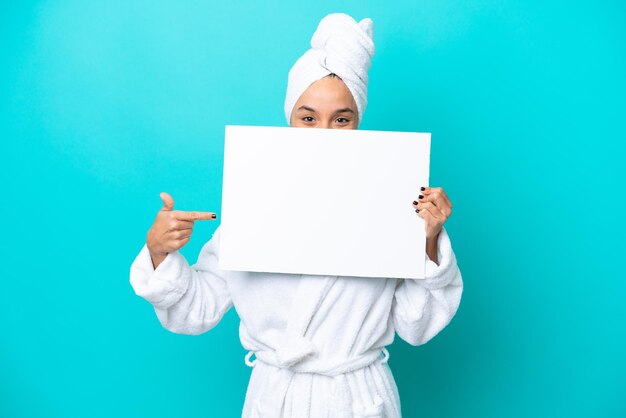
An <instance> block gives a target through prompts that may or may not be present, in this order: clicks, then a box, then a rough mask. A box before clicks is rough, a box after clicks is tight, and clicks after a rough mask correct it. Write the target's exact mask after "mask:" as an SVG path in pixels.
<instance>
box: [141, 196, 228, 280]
mask: <svg viewBox="0 0 626 418" xmlns="http://www.w3.org/2000/svg"><path fill="white" fill-rule="evenodd" d="M160 196H161V200H163V207H162V208H161V210H159V213H158V214H157V217H156V219H155V220H154V223H153V224H152V227H150V230H149V231H148V236H147V238H146V243H147V246H148V250H149V251H150V256H151V257H152V264H153V265H154V268H157V267H158V266H159V264H161V263H162V262H163V260H165V257H166V256H167V254H168V253H170V252H173V251H177V250H179V249H181V248H182V247H184V246H185V245H186V244H187V243H188V242H189V240H190V239H191V233H192V232H193V223H194V222H195V221H210V220H215V219H216V218H217V214H215V213H213V212H184V211H180V210H174V199H173V198H172V196H170V195H169V194H168V193H165V192H163V193H161V195H160Z"/></svg>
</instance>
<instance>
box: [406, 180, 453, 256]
mask: <svg viewBox="0 0 626 418" xmlns="http://www.w3.org/2000/svg"><path fill="white" fill-rule="evenodd" d="M420 190H421V194H420V195H419V196H418V198H417V200H416V201H414V202H413V207H414V208H415V212H417V216H419V217H420V218H422V219H424V221H426V253H427V254H428V257H429V258H430V259H431V260H432V261H434V262H435V263H438V261H437V239H438V238H439V232H441V228H442V227H443V224H444V223H445V222H446V221H447V220H448V218H449V217H450V215H452V202H450V199H448V195H446V192H444V191H443V189H442V188H441V187H422V188H421V189H420Z"/></svg>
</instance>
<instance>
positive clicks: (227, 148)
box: [219, 126, 430, 279]
mask: <svg viewBox="0 0 626 418" xmlns="http://www.w3.org/2000/svg"><path fill="white" fill-rule="evenodd" d="M225 130H226V135H225V144H224V178H223V181H224V183H223V190H222V213H221V225H220V234H221V237H220V249H219V267H220V269H223V270H239V271H258V272H275V273H295V274H319V275H333V276H358V277H395V278H414V279H419V278H423V277H424V263H425V230H424V221H423V220H422V219H421V218H419V217H418V216H417V214H416V213H415V209H414V208H413V206H412V202H413V200H416V198H417V196H418V195H419V194H420V186H427V185H428V176H429V165H430V134H429V133H416V132H384V131H365V130H343V129H304V128H287V127H259V126H226V129H225Z"/></svg>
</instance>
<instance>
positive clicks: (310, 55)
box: [285, 13, 374, 123]
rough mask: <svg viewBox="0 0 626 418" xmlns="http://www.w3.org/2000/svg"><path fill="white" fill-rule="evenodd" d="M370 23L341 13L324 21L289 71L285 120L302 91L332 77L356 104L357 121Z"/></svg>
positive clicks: (370, 52)
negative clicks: (332, 75)
mask: <svg viewBox="0 0 626 418" xmlns="http://www.w3.org/2000/svg"><path fill="white" fill-rule="evenodd" d="M373 25H374V23H373V22H372V19H369V18H366V19H363V20H361V21H360V22H358V23H357V22H356V21H355V20H354V19H353V18H352V17H350V16H348V15H347V14H344V13H333V14H330V15H328V16H326V17H324V18H323V19H322V20H321V21H320V23H319V25H318V27H317V30H316V31H315V33H314V34H313V37H312V38H311V49H309V50H308V51H307V52H306V53H305V54H304V55H302V56H301V57H300V58H299V59H298V60H297V61H296V63H295V64H294V66H293V67H292V68H291V70H290V71H289V80H288V84H287V97H286V98H285V116H286V117H287V123H290V121H291V111H292V110H293V107H294V105H295V104H296V102H297V101H298V99H299V98H300V96H301V95H302V93H304V91H305V90H306V89H307V88H308V87H309V86H310V85H311V84H313V83H314V82H315V81H317V80H319V79H321V78H323V77H326V76H327V75H329V74H331V73H334V74H336V75H337V76H339V78H341V79H342V80H343V82H344V83H345V84H346V86H347V87H348V89H349V90H350V92H351V93H352V97H354V101H355V102H356V105H357V108H358V113H359V115H358V116H359V121H361V119H362V116H363V112H364V111H365V106H366V105H367V80H368V76H367V71H368V70H369V68H370V66H371V60H372V57H373V56H374V41H373Z"/></svg>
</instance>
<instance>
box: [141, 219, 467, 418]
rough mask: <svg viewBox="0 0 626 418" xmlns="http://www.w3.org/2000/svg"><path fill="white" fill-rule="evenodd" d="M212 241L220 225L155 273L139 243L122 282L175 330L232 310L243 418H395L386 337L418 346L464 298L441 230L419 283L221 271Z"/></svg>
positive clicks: (190, 329)
mask: <svg viewBox="0 0 626 418" xmlns="http://www.w3.org/2000/svg"><path fill="white" fill-rule="evenodd" d="M219 236H220V228H219V227H218V229H217V230H216V231H215V233H214V234H213V237H212V238H211V239H210V240H209V241H208V242H207V243H206V244H205V245H204V247H203V248H202V250H201V252H200V256H199V257H198V262H197V263H196V264H195V265H192V266H189V264H188V263H187V260H186V259H185V258H184V257H183V256H182V255H181V254H180V253H179V252H173V253H170V254H168V255H167V257H166V258H165V260H164V261H163V262H162V263H161V264H160V265H159V266H158V267H157V269H156V270H155V269H154V268H153V265H152V260H151V258H150V254H149V251H148V249H147V247H146V246H145V245H144V247H143V248H142V249H141V251H140V253H139V255H138V256H137V257H136V259H135V261H134V262H133V264H132V266H131V271H130V283H131V285H132V287H133V289H134V290H135V292H136V294H137V295H139V296H141V297H143V298H145V299H146V300H147V301H148V302H150V303H151V304H152V305H153V306H154V309H155V312H156V315H157V317H158V319H159V321H160V322H161V324H162V325H163V326H164V327H165V328H166V329H168V330H170V331H172V332H175V333H180V334H192V335H197V334H201V333H203V332H206V331H208V330H210V329H211V328H213V327H214V326H215V325H216V324H217V323H218V322H219V321H220V319H221V318H222V316H223V315H224V313H226V311H228V310H229V309H230V308H231V307H232V306H234V307H235V309H236V311H237V313H238V314H239V317H240V319H241V323H240V329H239V333H240V338H241V343H242V345H243V347H244V348H245V349H246V350H249V353H248V355H247V356H246V359H245V361H246V364H248V365H249V366H251V367H253V370H252V374H251V377H250V382H249V384H248V390H247V393H246V399H245V403H244V407H243V412H242V417H245V418H248V417H250V418H279V417H294V418H295V417H297V418H304V417H313V418H321V417H333V418H334V417H388V418H389V417H400V416H401V412H400V400H399V397H398V390H397V387H396V384H395V381H394V379H393V376H392V374H391V370H390V369H389V367H388V365H387V358H388V352H387V350H386V349H385V346H387V345H389V344H391V343H392V342H393V339H394V333H398V335H399V336H400V337H401V338H402V339H404V340H405V341H407V342H408V343H409V344H412V345H419V344H424V343H426V342H427V341H428V340H430V339H431V338H433V337H434V336H435V335H436V334H437V333H438V332H439V331H441V330H442V329H443V328H444V327H445V326H446V325H447V324H448V323H449V322H450V320H451V319H452V317H453V316H454V314H455V313H456V311H457V309H458V306H459V303H460V300H461V294H462V292H463V281H462V278H461V273H460V271H459V268H458V266H457V263H456V258H455V255H454V252H453V251H452V247H451V244H450V239H449V237H448V234H447V232H446V230H445V228H444V229H443V230H442V231H441V233H440V234H439V240H438V257H439V260H438V261H439V265H437V264H436V263H434V262H433V261H430V260H429V259H428V257H427V256H425V255H424V256H425V257H426V278H425V279H391V278H364V277H336V276H315V275H294V274H279V273H259V272H243V271H225V270H220V269H219V268H218V256H219ZM372 245H386V244H384V243H372ZM419 256H420V255H419V254H416V257H419ZM252 356H254V357H255V359H254V360H252ZM407 366H409V365H407Z"/></svg>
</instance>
